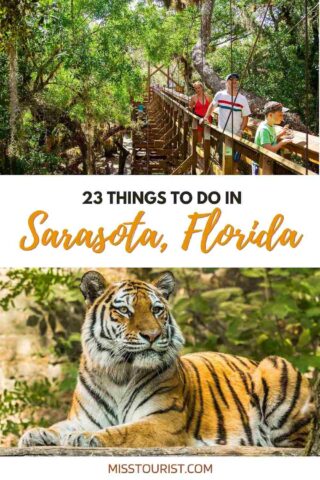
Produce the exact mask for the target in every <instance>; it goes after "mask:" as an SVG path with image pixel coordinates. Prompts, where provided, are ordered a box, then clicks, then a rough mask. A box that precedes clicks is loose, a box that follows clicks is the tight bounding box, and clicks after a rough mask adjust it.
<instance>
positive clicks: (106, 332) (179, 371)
mask: <svg viewBox="0 0 320 480" xmlns="http://www.w3.org/2000/svg"><path fill="white" fill-rule="evenodd" d="M173 289H174V278H173V276H172V274H171V273H169V272H166V273H164V274H163V275H162V276H161V277H160V278H159V279H158V280H157V281H155V282H154V283H153V284H147V283H146V282H142V281H139V280H135V281H131V280H130V281H123V282H120V283H117V284H113V285H111V286H110V287H107V286H106V282H105V280H104V279H103V277H102V276H101V275H100V274H99V273H98V272H88V273H87V274H85V276H84V277H83V280H82V283H81V291H82V293H83V294H84V296H85V299H86V302H87V304H88V311H87V314H86V318H85V322H84V324H83V328H82V347H83V353H82V359H81V362H80V367H79V374H78V381H77V386H76V389H75V393H74V396H73V403H72V405H71V409H70V412H69V415H68V418H67V419H66V420H64V421H62V422H59V423H57V424H55V425H53V426H52V427H50V429H40V428H39V429H33V430H30V431H27V432H25V434H24V435H23V436H22V438H21V439H20V445H23V446H30V445H54V444H57V445H60V444H66V445H73V446H82V447H87V446H92V445H94V446H121V447H126V448H139V447H143V448H144V447H167V446H187V445H190V446H199V445H243V446H244V445H257V446H276V447H277V446H281V447H284V446H285V447H289V446H292V447H303V446H304V445H305V443H306V440H307V437H308V432H309V431H310V428H311V424H312V421H313V415H314V404H313V400H312V395H311V391H310V386H309V383H308V380H307V379H306V378H305V377H303V376H302V375H301V373H300V372H298V371H297V370H296V369H295V368H294V367H293V366H292V365H291V364H290V363H289V362H288V361H287V360H285V359H283V358H280V357H277V356H271V357H267V358H266V359H264V360H262V361H260V362H259V363H258V362H255V361H254V360H251V359H248V358H244V357H241V356H238V355H230V354H225V353H214V352H199V353H194V354H187V355H182V356H180V355H179V352H180V350H181V347H182V346H183V342H184V340H183V336H182V334H181V331H180V329H179V326H178V324H177V322H176V320H175V319H174V317H173V315H172V312H171V311H170V307H169V304H168V297H169V295H170V293H172V291H173Z"/></svg>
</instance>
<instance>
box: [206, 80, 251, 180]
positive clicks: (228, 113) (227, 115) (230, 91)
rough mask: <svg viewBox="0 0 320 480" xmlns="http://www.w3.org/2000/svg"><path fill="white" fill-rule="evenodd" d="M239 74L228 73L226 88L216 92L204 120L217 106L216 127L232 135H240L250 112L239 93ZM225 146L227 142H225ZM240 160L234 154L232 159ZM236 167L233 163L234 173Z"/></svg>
mask: <svg viewBox="0 0 320 480" xmlns="http://www.w3.org/2000/svg"><path fill="white" fill-rule="evenodd" d="M239 79H240V77H239V75H238V74H237V73H230V74H229V75H228V76H227V78H226V90H221V91H220V92H217V93H216V94H215V96H214V98H213V100H212V102H211V104H210V106H209V108H208V110H207V113H206V116H205V118H204V120H205V121H207V120H208V118H209V117H210V115H211V114H212V112H213V110H214V109H215V108H217V107H218V115H219V117H218V127H219V128H221V129H222V130H224V131H225V130H226V131H228V132H230V133H232V132H233V134H234V135H238V136H239V137H241V136H242V134H243V131H244V130H245V128H246V126H247V125H248V119H249V115H250V114H251V111H250V107H249V103H248V100H247V99H246V97H245V96H244V95H242V94H241V93H239ZM226 145H227V147H228V146H229V145H228V142H226ZM237 160H238V161H239V160H240V155H237V154H235V155H234V161H235V162H236V161H237ZM236 171H237V168H236V165H234V173H236Z"/></svg>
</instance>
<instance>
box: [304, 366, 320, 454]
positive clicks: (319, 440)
mask: <svg viewBox="0 0 320 480" xmlns="http://www.w3.org/2000/svg"><path fill="white" fill-rule="evenodd" d="M314 401H315V406H316V412H315V417H314V423H313V430H312V432H311V434H310V438H309V441H308V444H307V447H306V451H305V454H306V455H317V456H320V373H318V375H317V380H316V383H315V386H314Z"/></svg>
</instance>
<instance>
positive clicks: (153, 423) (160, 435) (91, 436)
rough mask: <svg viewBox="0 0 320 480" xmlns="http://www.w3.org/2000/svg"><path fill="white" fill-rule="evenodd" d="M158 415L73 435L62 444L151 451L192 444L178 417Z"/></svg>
mask: <svg viewBox="0 0 320 480" xmlns="http://www.w3.org/2000/svg"><path fill="white" fill-rule="evenodd" d="M159 417H160V416H159V415H157V416H156V415H154V416H150V417H148V419H143V420H139V421H137V422H133V423H129V424H125V425H119V426H116V427H109V428H107V429H106V430H99V431H98V432H95V433H89V432H85V433H72V434H70V435H69V436H67V437H66V438H65V442H64V444H65V445H69V446H73V447H115V448H117V447H118V448H149V447H150V448H152V447H178V446H187V445H189V444H191V441H189V438H188V435H187V433H186V431H185V429H184V428H181V423H180V421H179V420H180V419H178V418H166V419H162V418H159Z"/></svg>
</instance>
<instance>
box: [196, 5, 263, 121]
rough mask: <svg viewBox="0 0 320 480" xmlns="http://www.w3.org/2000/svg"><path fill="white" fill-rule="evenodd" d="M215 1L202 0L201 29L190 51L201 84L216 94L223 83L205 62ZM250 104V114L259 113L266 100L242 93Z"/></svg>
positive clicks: (223, 85) (222, 87)
mask: <svg viewBox="0 0 320 480" xmlns="http://www.w3.org/2000/svg"><path fill="white" fill-rule="evenodd" d="M214 5H215V0H204V1H203V3H202V7H201V29H200V34H199V37H198V41H197V43H196V44H195V46H194V47H193V50H192V61H193V65H194V67H195V69H196V70H197V72H198V73H199V75H200V76H201V78H202V81H203V83H204V84H205V85H206V86H207V87H208V88H210V90H212V92H213V93H216V92H217V91H219V90H222V89H224V88H225V81H224V80H223V79H222V78H221V77H220V76H219V75H218V74H217V73H216V72H215V71H214V70H213V68H212V67H211V66H210V65H209V64H208V62H207V60H206V54H207V50H208V46H209V43H210V40H211V23H212V15H213V9H214ZM242 92H243V94H244V95H245V96H246V97H247V99H248V102H249V104H250V108H251V111H252V113H255V112H257V111H261V110H262V108H263V106H264V104H265V103H266V100H265V99H264V98H261V97H259V96H257V95H254V94H253V93H250V92H245V91H243V90H242Z"/></svg>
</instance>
